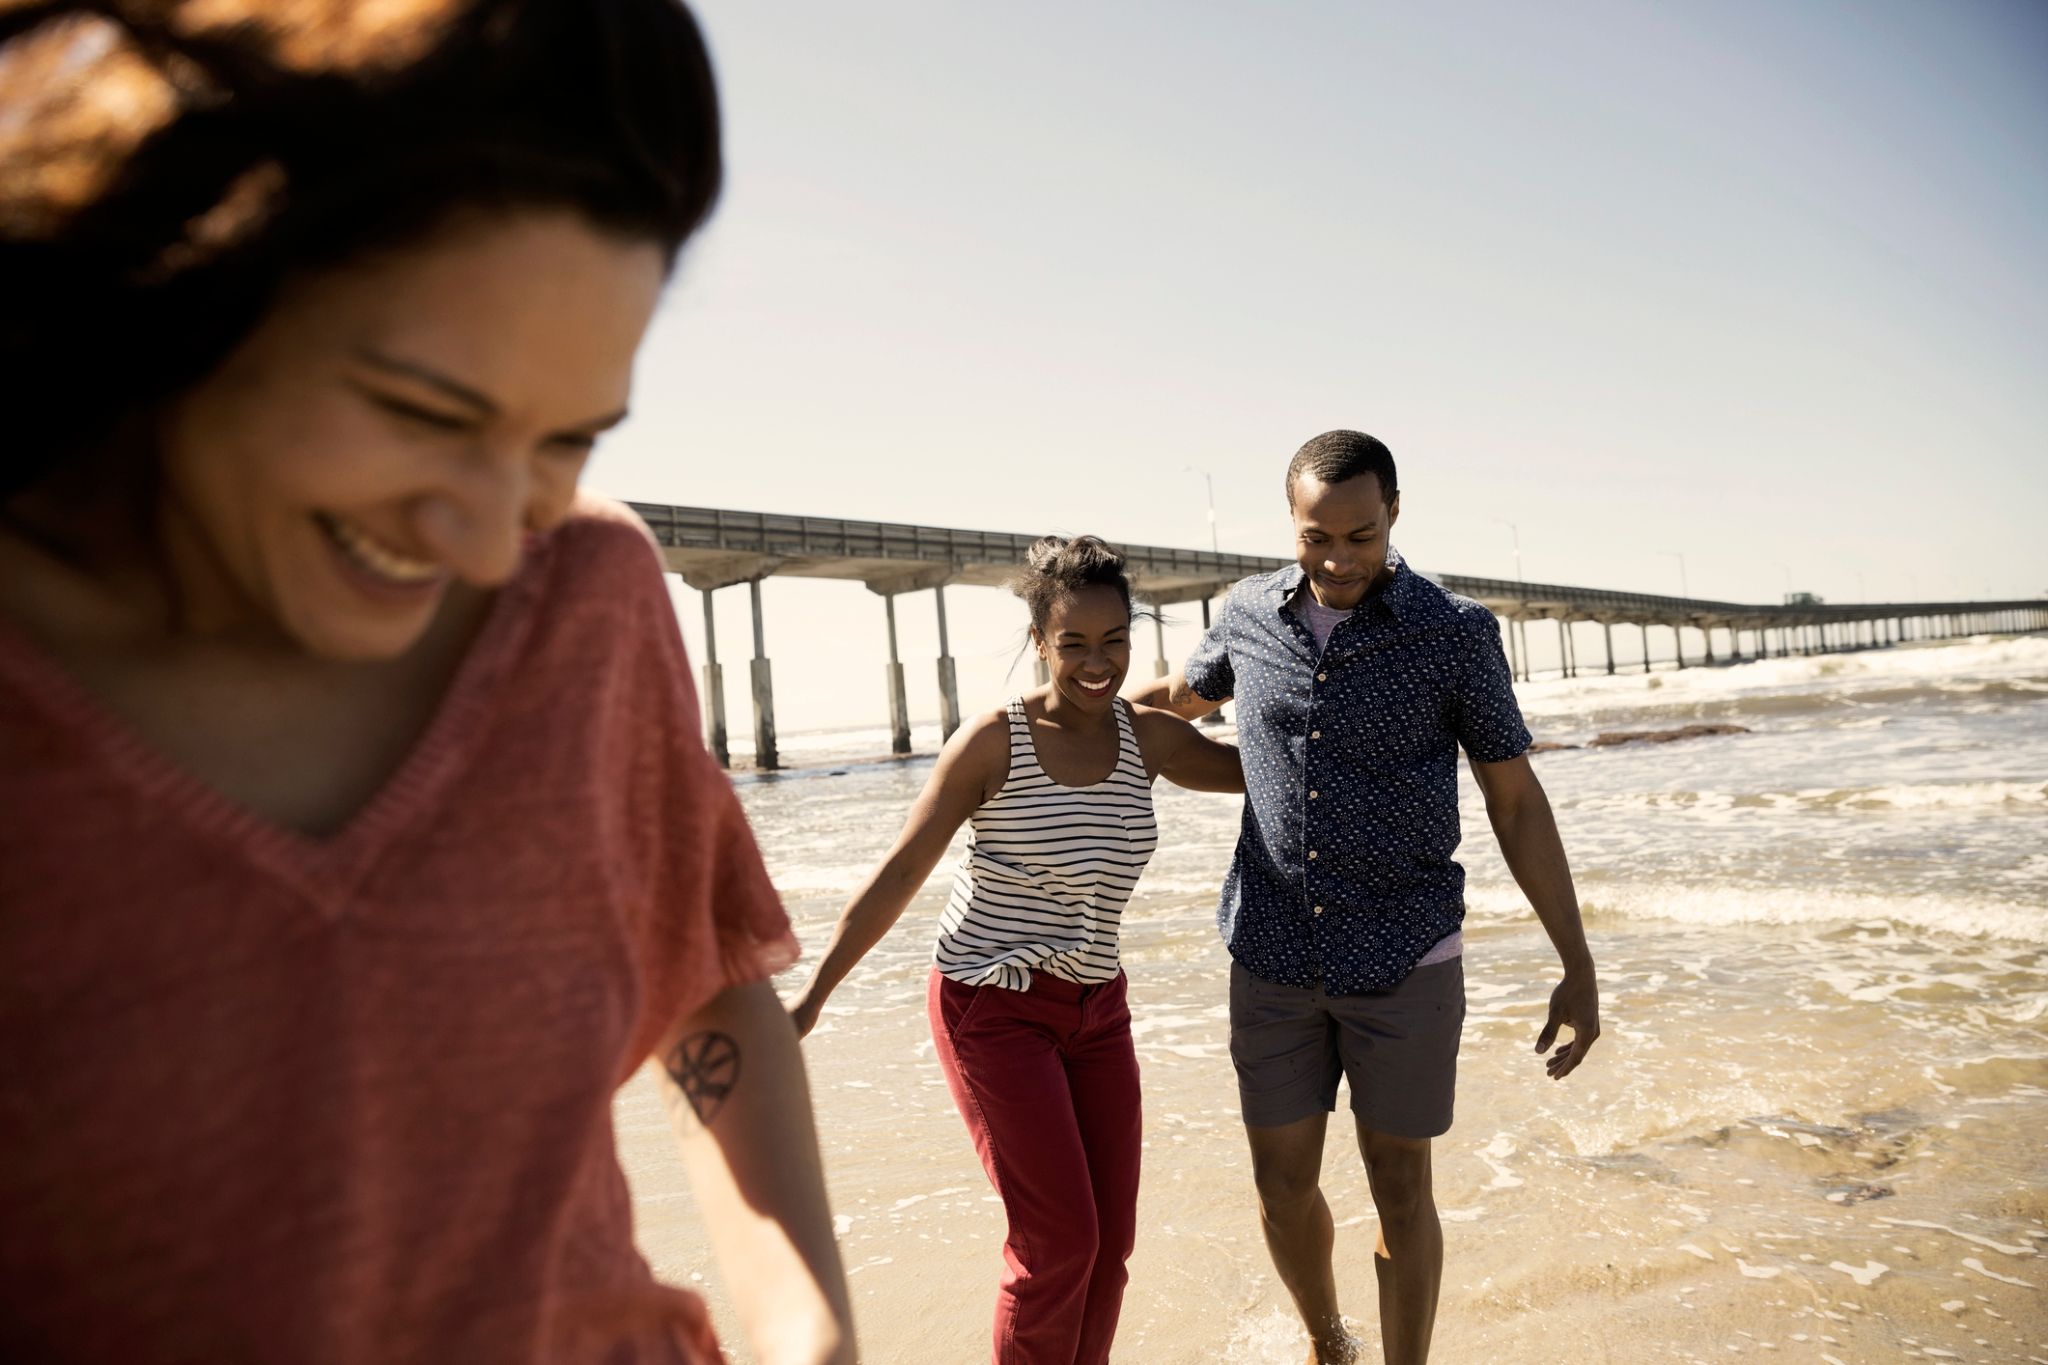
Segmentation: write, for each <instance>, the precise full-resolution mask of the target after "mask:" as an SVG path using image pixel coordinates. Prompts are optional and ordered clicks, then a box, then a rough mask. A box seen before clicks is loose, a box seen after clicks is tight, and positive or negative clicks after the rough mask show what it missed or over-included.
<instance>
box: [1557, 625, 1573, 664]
mask: <svg viewBox="0 0 2048 1365" xmlns="http://www.w3.org/2000/svg"><path fill="white" fill-rule="evenodd" d="M1557 668H1558V676H1559V677H1561V678H1569V677H1571V676H1572V633H1571V628H1570V627H1568V626H1566V625H1565V623H1564V618H1563V617H1562V616H1560V617H1558V618H1557Z"/></svg>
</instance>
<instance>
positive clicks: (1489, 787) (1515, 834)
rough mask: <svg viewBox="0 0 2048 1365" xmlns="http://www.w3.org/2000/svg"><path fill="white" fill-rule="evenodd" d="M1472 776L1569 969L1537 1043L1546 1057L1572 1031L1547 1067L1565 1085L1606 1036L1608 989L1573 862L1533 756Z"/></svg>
mask: <svg viewBox="0 0 2048 1365" xmlns="http://www.w3.org/2000/svg"><path fill="white" fill-rule="evenodd" d="M1472 776H1473V777H1474V778H1476V779H1477V780H1478V782H1479V790H1480V792H1481V793H1482V794H1484V796H1485V797H1486V817H1487V819H1488V820H1489V821H1491V822H1492V824H1493V833H1494V837H1495V838H1496V839H1498V840H1500V851H1501V856H1502V857H1504V858H1505V859H1506V860H1507V864H1508V871H1509V872H1511V873H1513V874H1514V877H1515V884H1516V885H1517V886H1520V887H1521V888H1522V894H1523V895H1525V896H1527V897H1528V898H1529V904H1530V905H1531V906H1533V907H1534V908H1535V910H1536V918H1538V919H1540V920H1541V921H1543V928H1544V932H1546V933H1548V934H1549V935H1550V942H1551V946H1553V947H1554V948H1556V949H1557V955H1558V957H1559V958H1560V959H1561V960H1562V961H1563V963H1564V980H1563V981H1562V982H1561V983H1560V984H1559V985H1558V987H1557V989H1556V990H1555V991H1552V992H1551V995H1550V1017H1549V1019H1548V1020H1546V1021H1545V1023H1544V1025H1543V1032H1542V1033H1541V1034H1540V1035H1539V1036H1538V1037H1537V1039H1536V1050H1537V1051H1538V1052H1542V1051H1545V1050H1546V1049H1548V1048H1549V1047H1550V1045H1551V1043H1553V1042H1554V1041H1556V1039H1557V1031H1558V1028H1559V1027H1560V1026H1561V1025H1569V1026H1570V1028H1571V1030H1572V1041H1571V1042H1570V1043H1569V1044H1567V1045H1566V1046H1564V1047H1561V1048H1559V1049H1557V1051H1556V1052H1555V1053H1554V1054H1553V1055H1552V1056H1551V1057H1550V1059H1549V1061H1548V1063H1547V1066H1548V1069H1549V1071H1550V1075H1551V1079H1553V1080H1558V1079H1561V1078H1563V1077H1565V1076H1569V1075H1570V1074H1571V1073H1572V1071H1573V1070H1574V1069H1576V1068H1577V1067H1578V1064H1579V1063H1580V1062H1582V1061H1584V1060H1585V1057H1586V1052H1587V1050H1588V1049H1590V1048H1591V1047H1592V1046H1593V1042H1594V1040H1595V1039H1597V1038H1599V1036H1600V986H1599V982H1598V980H1597V979H1596V977H1595V975H1594V971H1593V954H1592V950H1591V949H1589V948H1587V946H1586V929H1585V925H1584V924H1583V923H1581V922H1580V919H1579V897H1578V893H1577V892H1576V891H1575V890H1574V889H1573V888H1572V869H1571V864H1570V863H1568V862H1567V861H1566V860H1565V856H1564V840H1563V839H1561V838H1559V837H1558V833H1557V819H1556V817H1555V816H1553V815H1552V814H1551V811H1550V798H1549V797H1547V796H1545V795H1544V794H1543V784H1542V783H1541V782H1538V781H1537V780H1536V770H1535V769H1534V768H1532V767H1530V765H1529V756H1528V755H1527V754H1522V755H1520V756H1518V757H1515V758H1511V759H1508V760H1507V761H1506V762H1504V763H1474V764H1472Z"/></svg>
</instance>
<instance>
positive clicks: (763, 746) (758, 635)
mask: <svg viewBox="0 0 2048 1365" xmlns="http://www.w3.org/2000/svg"><path fill="white" fill-rule="evenodd" d="M747 597H748V600H749V601H750V602H751V603H752V605H753V608H754V667H753V672H754V766H755V767H756V768H759V769H761V770H762V771H764V772H772V771H774V770H775V769H777V768H780V767H781V766H782V761H781V759H780V757H779V756H778V755H777V754H776V752H775V681H774V676H773V671H772V670H771V669H770V668H769V666H768V633H767V630H766V628H765V627H764V625H763V624H762V620H761V580H760V579H758V578H755V579H750V580H748V583H747Z"/></svg>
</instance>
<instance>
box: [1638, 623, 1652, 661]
mask: <svg viewBox="0 0 2048 1365" xmlns="http://www.w3.org/2000/svg"><path fill="white" fill-rule="evenodd" d="M1636 633H1637V634H1639V635H1641V636H1642V637H1643V672H1645V673H1648V672H1649V671H1650V623H1649V622H1648V621H1638V622H1636Z"/></svg>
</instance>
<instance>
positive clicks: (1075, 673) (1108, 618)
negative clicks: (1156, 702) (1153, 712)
mask: <svg viewBox="0 0 2048 1365" xmlns="http://www.w3.org/2000/svg"><path fill="white" fill-rule="evenodd" d="M1031 638H1032V640H1033V641H1034V642H1035V643H1036V644H1037V646H1038V657H1040V658H1041V659H1044V660H1045V661H1046V665H1047V667H1048V668H1049V669H1050V670H1051V672H1052V686H1053V691H1054V692H1055V693H1057V694H1058V696H1059V698H1060V700H1061V701H1062V702H1070V703H1072V704H1073V705H1074V706H1076V707H1079V708H1080V709H1081V710H1082V711H1083V712H1099V711H1106V710H1108V709H1109V707H1110V704H1111V703H1112V702H1113V701H1114V700H1115V697H1116V690H1117V688H1119V687H1121V686H1122V685H1123V681H1124V674H1126V673H1128V672H1130V668H1131V613H1130V611H1129V609H1128V608H1126V607H1125V606H1124V599H1123V595H1122V594H1121V593H1119V592H1118V591H1117V590H1116V589H1115V588H1112V587H1109V586H1107V585H1106V584H1100V583H1096V584H1090V585H1089V586H1087V587H1085V588H1079V589H1076V590H1075V591H1074V592H1072V593H1069V594H1066V595H1063V596H1061V597H1057V598H1055V599H1053V602H1052V605H1051V606H1050V607H1048V608H1046V613H1045V627H1044V629H1043V630H1040V629H1039V628H1037V627H1033V628H1032V631H1031Z"/></svg>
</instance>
